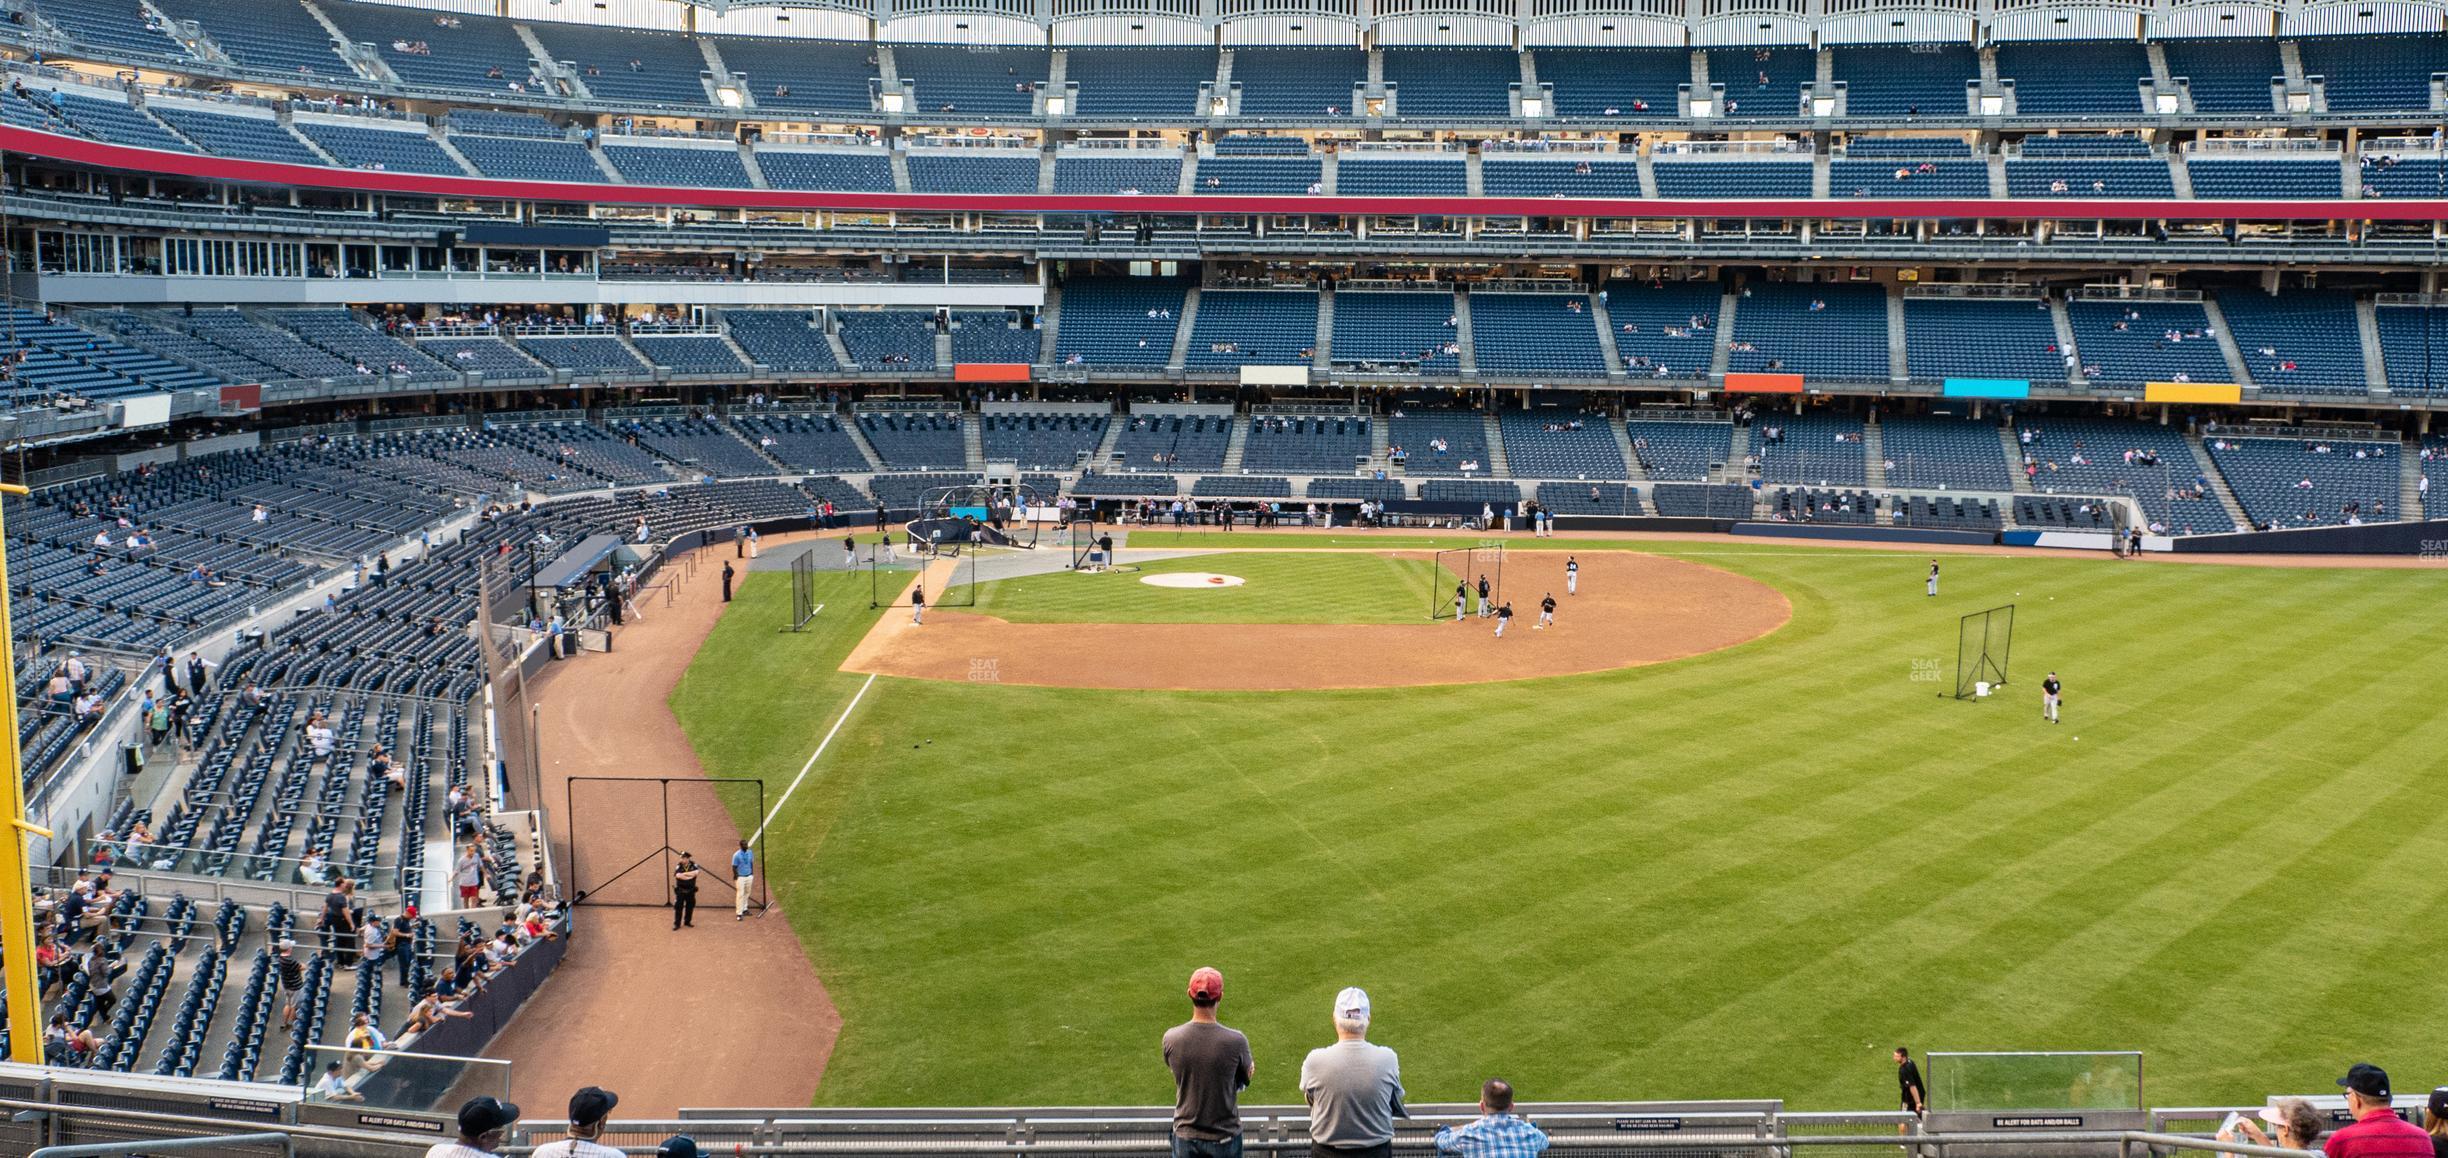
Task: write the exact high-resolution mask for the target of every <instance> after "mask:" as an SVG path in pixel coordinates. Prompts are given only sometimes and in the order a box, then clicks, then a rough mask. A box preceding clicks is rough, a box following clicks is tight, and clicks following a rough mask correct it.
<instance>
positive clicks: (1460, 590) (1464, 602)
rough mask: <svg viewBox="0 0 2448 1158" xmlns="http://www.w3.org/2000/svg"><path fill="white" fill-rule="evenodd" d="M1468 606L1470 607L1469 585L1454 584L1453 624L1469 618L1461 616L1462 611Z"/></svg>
mask: <svg viewBox="0 0 2448 1158" xmlns="http://www.w3.org/2000/svg"><path fill="white" fill-rule="evenodd" d="M1469 606H1470V585H1469V584H1466V583H1456V584H1454V622H1455V623H1460V622H1462V621H1463V620H1465V619H1468V618H1470V617H1469V616H1467V615H1465V614H1463V611H1464V610H1465V609H1466V608H1468V607H1469Z"/></svg>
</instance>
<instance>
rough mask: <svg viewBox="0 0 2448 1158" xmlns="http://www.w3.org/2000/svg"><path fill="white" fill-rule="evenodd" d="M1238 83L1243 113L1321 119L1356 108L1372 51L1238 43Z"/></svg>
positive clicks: (1235, 71) (1235, 61) (1234, 73)
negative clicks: (1355, 93) (1356, 92)
mask: <svg viewBox="0 0 2448 1158" xmlns="http://www.w3.org/2000/svg"><path fill="white" fill-rule="evenodd" d="M1232 69H1233V71H1232V78H1233V83H1234V84H1236V85H1239V86H1240V87H1241V115H1242V116H1245V117H1257V118H1278V119H1298V120H1312V121H1314V120H1321V119H1324V118H1325V117H1326V116H1327V115H1328V114H1327V110H1328V109H1330V108H1331V109H1333V110H1334V115H1336V116H1349V115H1351V112H1352V90H1353V88H1354V87H1355V86H1357V85H1358V84H1360V82H1362V81H1364V80H1367V79H1368V56H1367V54H1365V53H1362V52H1361V51H1359V50H1358V49H1353V48H1266V47H1253V48H1236V49H1234V50H1233V66H1232Z"/></svg>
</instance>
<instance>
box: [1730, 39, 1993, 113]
mask: <svg viewBox="0 0 2448 1158" xmlns="http://www.w3.org/2000/svg"><path fill="white" fill-rule="evenodd" d="M1831 51H1832V52H1833V54H1834V57H1835V76H1836V79H1837V80H1840V81H1843V82H1844V84H1845V115H1846V116H1848V117H1877V118H1880V119H1894V118H1899V117H1915V116H1921V117H1960V116H1962V115H1964V111H1965V108H1966V107H1967V106H1966V105H1965V103H1964V89H1965V82H1966V81H1972V80H1978V79H1979V78H1980V57H1979V55H1978V54H1976V53H1975V52H1973V50H1972V48H1971V46H1970V45H1965V44H1859V45H1854V44H1840V45H1836V46H1835V47H1834V48H1833V49H1832V50H1831ZM1711 75H1712V76H1713V75H1715V74H1713V73H1712V74H1711Z"/></svg>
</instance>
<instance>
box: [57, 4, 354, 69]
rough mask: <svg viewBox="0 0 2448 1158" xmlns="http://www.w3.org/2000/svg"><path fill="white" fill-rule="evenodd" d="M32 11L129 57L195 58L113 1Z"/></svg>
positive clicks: (166, 31) (148, 17) (153, 22)
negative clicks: (37, 11)
mask: <svg viewBox="0 0 2448 1158" xmlns="http://www.w3.org/2000/svg"><path fill="white" fill-rule="evenodd" d="M35 8H37V9H38V10H39V11H40V12H41V13H42V14H43V15H44V16H47V17H49V18H50V20H51V23H53V24H56V25H58V26H59V27H60V30H61V31H63V32H66V33H67V34H68V35H69V36H70V37H71V38H73V39H75V40H76V41H78V42H79V43H82V44H90V45H92V46H94V47H96V48H102V49H107V50H109V51H110V52H112V53H115V54H119V55H123V56H127V57H131V58H153V59H162V60H173V61H185V60H192V59H194V58H193V57H191V56H190V55H189V54H188V52H187V49H186V46H184V45H182V44H180V43H178V42H177V41H176V40H173V39H171V34H170V27H169V26H168V25H166V24H163V23H162V22H161V21H160V20H159V19H157V18H156V17H154V15H153V14H152V12H151V11H149V10H146V9H142V8H137V7H133V6H131V5H128V4H123V3H118V2H116V0H42V3H40V4H38V5H35ZM307 47H308V48H309V49H311V48H312V47H313V46H312V45H308V46H307ZM326 55H328V54H326ZM336 59H337V58H335V61H336ZM291 71H295V70H294V69H292V70H291Z"/></svg>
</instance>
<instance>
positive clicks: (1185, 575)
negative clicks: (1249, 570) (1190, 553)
mask: <svg viewBox="0 0 2448 1158" xmlns="http://www.w3.org/2000/svg"><path fill="white" fill-rule="evenodd" d="M1139 581H1140V582H1142V583H1145V584H1147V585H1148V586H1150V587H1239V586H1240V585H1241V584H1242V583H1244V582H1246V580H1244V579H1242V578H1241V577H1240V576H1238V575H1218V574H1215V573H1213V572H1210V571H1167V572H1164V573H1163V574H1160V575H1142V576H1140V577H1139Z"/></svg>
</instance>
